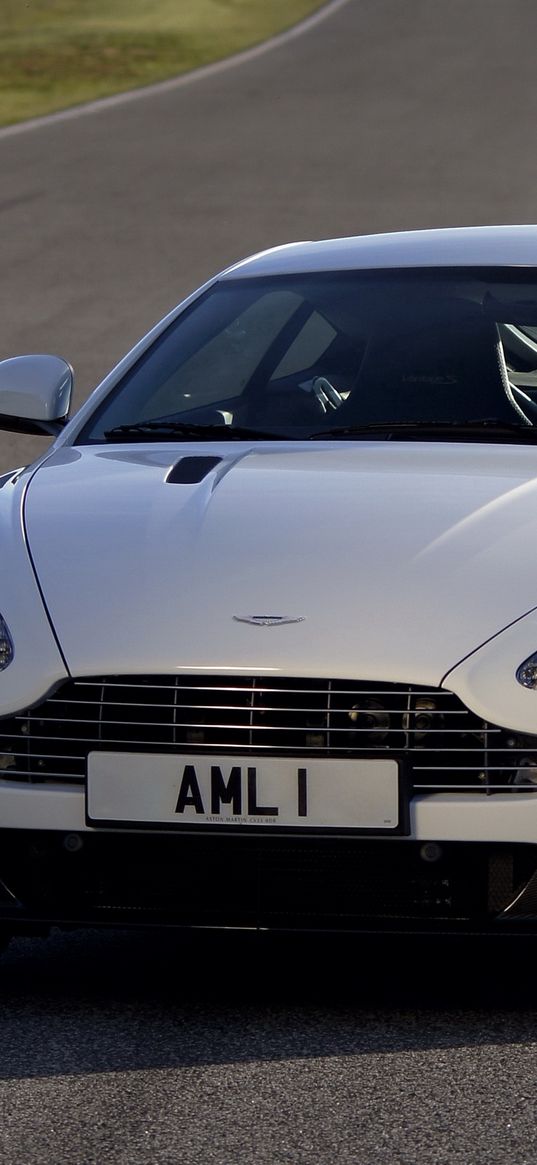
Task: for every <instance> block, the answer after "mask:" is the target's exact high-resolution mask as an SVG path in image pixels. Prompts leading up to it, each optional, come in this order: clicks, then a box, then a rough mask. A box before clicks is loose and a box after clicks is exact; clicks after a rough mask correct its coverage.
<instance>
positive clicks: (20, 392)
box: [0, 355, 73, 436]
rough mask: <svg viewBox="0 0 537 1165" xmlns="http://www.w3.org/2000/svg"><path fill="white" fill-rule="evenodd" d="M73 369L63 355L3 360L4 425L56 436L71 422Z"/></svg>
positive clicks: (0, 406) (0, 402)
mask: <svg viewBox="0 0 537 1165" xmlns="http://www.w3.org/2000/svg"><path fill="white" fill-rule="evenodd" d="M72 391H73V370H72V368H71V366H70V364H67V362H66V361H65V360H62V359H61V357H59V356H41V355H39V356H14V357H12V359H10V360H2V361H0V428H1V429H10V430H12V431H15V432H18V433H44V434H48V435H49V436H55V435H56V434H57V433H59V431H60V429H62V428H63V426H64V425H65V423H66V421H67V416H68V413H69V406H70V403H71V393H72Z"/></svg>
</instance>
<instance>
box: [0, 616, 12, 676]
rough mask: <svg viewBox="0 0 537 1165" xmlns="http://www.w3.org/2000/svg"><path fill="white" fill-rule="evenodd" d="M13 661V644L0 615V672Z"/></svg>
mask: <svg viewBox="0 0 537 1165" xmlns="http://www.w3.org/2000/svg"><path fill="white" fill-rule="evenodd" d="M12 659H13V643H12V640H11V635H10V634H9V631H8V629H7V626H6V624H5V623H4V620H3V619H2V616H1V615H0V671H3V670H4V668H6V667H8V665H9V664H10V663H11V660H12Z"/></svg>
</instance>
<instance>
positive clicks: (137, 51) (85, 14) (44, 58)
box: [0, 0, 323, 125]
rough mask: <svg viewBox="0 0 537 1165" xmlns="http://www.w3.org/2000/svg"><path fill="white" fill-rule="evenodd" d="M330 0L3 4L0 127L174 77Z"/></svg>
mask: <svg viewBox="0 0 537 1165" xmlns="http://www.w3.org/2000/svg"><path fill="white" fill-rule="evenodd" d="M322 2H323V0H0V125H8V124H10V123H12V122H16V121H22V120H24V119H25V118H29V117H38V116H40V115H41V114H45V113H51V112H53V111H54V110H57V109H65V108H66V107H67V106H69V105H77V104H79V103H80V102H83V101H91V100H92V99H93V98H95V97H105V96H108V95H109V94H111V93H119V92H121V91H123V90H126V89H133V88H135V87H137V86H138V85H150V84H152V83H153V82H154V81H161V80H163V79H164V78H166V77H175V76H177V75H178V74H179V73H183V72H186V71H187V70H188V69H194V68H197V67H198V66H199V65H205V64H207V63H208V62H209V61H215V60H218V59H220V58H222V57H226V56H229V55H230V54H231V53H235V52H238V51H239V50H240V49H244V48H247V47H248V46H249V45H252V44H255V43H257V42H258V41H262V40H265V39H266V38H267V37H269V36H271V35H273V34H274V33H275V32H279V31H281V30H282V29H284V28H288V27H290V26H291V25H292V24H296V22H297V21H298V20H301V19H302V18H303V17H304V16H307V15H308V13H310V12H314V11H315V9H317V8H320V7H321V5H322Z"/></svg>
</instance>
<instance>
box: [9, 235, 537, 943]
mask: <svg viewBox="0 0 537 1165" xmlns="http://www.w3.org/2000/svg"><path fill="white" fill-rule="evenodd" d="M72 383H73V373H72V370H71V368H70V366H69V365H68V364H67V363H66V362H65V361H64V360H61V359H60V358H59V357H57V356H45V355H30V356H14V357H13V358H11V359H8V360H5V361H4V362H3V363H2V364H0V414H1V416H0V425H1V427H2V428H4V429H7V430H15V431H19V432H31V433H42V434H43V435H44V436H47V435H48V437H49V438H50V437H52V438H53V440H52V443H50V440H49V443H48V444H47V447H46V449H45V451H44V452H43V455H42V456H41V457H40V458H39V459H38V460H37V461H36V462H35V463H34V464H32V465H30V466H28V467H25V468H18V469H15V470H13V471H12V472H10V473H7V474H5V475H4V476H3V477H2V478H1V479H0V530H1V547H2V553H1V558H0V926H1V928H2V931H3V934H4V935H6V936H7V935H10V934H20V933H36V932H39V933H46V932H47V930H48V928H49V927H50V926H53V925H54V926H60V927H65V928H68V927H74V926H86V925H89V926H98V925H103V926H105V925H106V926H130V925H143V926H148V927H150V926H157V925H176V926H183V927H202V926H203V927H231V928H233V927H236V928H253V929H277V930H288V929H293V930H298V931H300V930H328V931H351V932H360V931H362V932H372V931H392V932H401V931H413V932H431V931H432V932H434V931H442V932H446V931H457V932H458V931H462V932H465V931H466V932H468V931H471V932H474V933H475V932H486V933H499V932H500V933H504V934H505V933H511V934H513V933H524V932H527V931H535V930H536V929H537V227H498V228H491V227H482V228H461V229H452V230H438V231H430V230H428V231H417V232H406V233H398V234H387V235H378V236H369V237H357V238H348V239H335V240H330V241H323V242H305V243H295V244H289V245H286V246H282V247H276V248H274V249H272V250H269V251H266V252H264V253H262V254H258V255H254V256H253V257H251V258H248V259H246V260H244V261H242V262H239V263H236V264H235V265H234V266H232V267H230V268H229V269H227V270H225V271H224V272H222V273H221V274H219V275H218V276H216V277H215V278H214V279H212V280H210V281H209V282H208V283H206V284H205V285H204V286H203V287H202V288H201V289H200V290H198V291H196V292H195V293H194V294H193V295H192V296H190V298H188V299H187V300H186V301H185V302H184V303H182V304H180V305H179V307H177V308H176V310H174V311H173V312H172V313H171V314H170V315H168V316H167V317H166V318H165V319H164V320H162V321H161V322H160V323H159V324H158V325H157V326H156V327H155V328H154V329H153V330H152V331H151V332H150V333H149V334H148V335H147V336H146V337H145V338H144V339H143V340H141V341H140V343H139V344H138V345H137V347H135V348H134V350H133V351H132V352H131V353H130V354H129V355H128V356H126V357H125V359H124V360H123V361H122V362H121V363H120V364H119V365H118V366H117V367H116V368H115V369H114V370H113V371H112V372H111V373H110V375H109V376H108V377H107V378H106V379H105V381H104V382H103V383H102V384H101V385H100V386H99V387H98V388H97V389H96V390H95V392H94V393H93V395H92V396H91V397H90V398H89V399H88V401H87V402H86V403H85V404H84V405H83V407H82V408H81V409H80V410H79V412H78V413H77V414H76V415H75V416H74V417H73V418H72V419H70V420H69V419H68V413H69V402H70V397H71V390H72Z"/></svg>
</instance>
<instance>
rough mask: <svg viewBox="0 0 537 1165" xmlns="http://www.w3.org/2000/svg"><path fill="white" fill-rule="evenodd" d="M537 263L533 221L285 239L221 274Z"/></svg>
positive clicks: (536, 228) (237, 275) (536, 234)
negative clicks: (308, 239)
mask: <svg viewBox="0 0 537 1165" xmlns="http://www.w3.org/2000/svg"><path fill="white" fill-rule="evenodd" d="M504 266H505V267H537V226H496V227H494V226H485V227H449V228H443V229H438V230H423V231H397V232H393V233H390V234H382V235H358V236H356V237H351V238H344V239H323V240H320V241H318V242H303V243H288V244H286V245H284V246H280V247H273V248H271V250H268V251H261V252H260V253H259V254H257V255H251V256H250V257H249V258H248V259H243V260H242V262H240V263H236V264H235V265H234V266H233V267H230V268H228V270H226V271H225V272H224V273H223V276H222V278H224V279H237V278H241V277H244V276H258V275H293V274H304V273H305V272H314V271H351V270H371V269H388V268H398V269H401V268H405V267H504Z"/></svg>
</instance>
